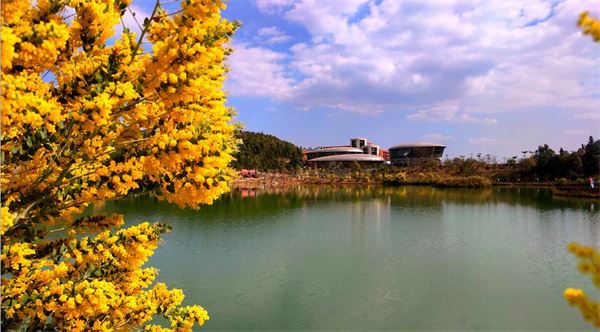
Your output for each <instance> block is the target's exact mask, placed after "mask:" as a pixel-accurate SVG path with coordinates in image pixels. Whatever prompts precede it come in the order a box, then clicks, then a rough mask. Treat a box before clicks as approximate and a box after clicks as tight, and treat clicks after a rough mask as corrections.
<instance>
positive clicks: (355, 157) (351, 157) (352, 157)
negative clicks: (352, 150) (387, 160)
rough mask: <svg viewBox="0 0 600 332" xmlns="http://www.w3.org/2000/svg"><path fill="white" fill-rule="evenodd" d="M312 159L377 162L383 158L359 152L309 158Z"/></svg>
mask: <svg viewBox="0 0 600 332" xmlns="http://www.w3.org/2000/svg"><path fill="white" fill-rule="evenodd" d="M313 161H330V162H337V161H377V162H383V161H384V159H383V157H380V156H374V155H372V154H364V153H360V154H338V155H335V156H326V157H319V158H313V159H311V160H309V162H313Z"/></svg>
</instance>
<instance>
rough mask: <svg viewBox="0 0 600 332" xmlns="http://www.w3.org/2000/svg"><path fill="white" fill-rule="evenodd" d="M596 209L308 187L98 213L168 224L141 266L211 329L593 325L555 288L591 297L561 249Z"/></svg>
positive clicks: (475, 194)
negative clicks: (196, 308)
mask: <svg viewBox="0 0 600 332" xmlns="http://www.w3.org/2000/svg"><path fill="white" fill-rule="evenodd" d="M599 205H600V204H599V203H598V201H595V202H594V201H581V200H573V199H560V200H559V199H553V198H552V197H550V196H549V194H548V193H547V192H546V191H544V190H538V189H528V190H524V189H520V190H518V189H498V188H492V189H481V190H470V189H436V188H429V187H395V188H389V187H374V188H368V187H345V188H333V187H312V188H303V189H296V190H290V191H282V192H261V191H259V192H254V191H251V192H247V191H244V192H239V191H238V192H234V193H232V194H231V195H229V196H226V197H223V198H222V199H221V200H219V201H217V202H216V203H215V204H214V205H213V206H209V207H204V208H203V209H201V210H200V211H193V210H189V209H179V208H177V207H176V206H174V205H170V204H167V203H164V202H157V201H155V200H153V199H150V198H135V199H128V200H122V201H118V202H114V203H110V204H107V205H105V206H103V207H97V208H96V210H97V211H95V212H99V211H105V212H109V213H110V212H120V213H123V214H124V215H125V217H126V220H127V222H128V224H135V223H138V222H141V221H145V220H149V221H164V222H168V223H170V224H171V225H172V226H173V232H172V233H169V234H167V235H166V236H165V237H164V243H163V244H162V246H161V247H160V248H159V249H158V250H157V251H156V253H155V255H154V256H153V257H152V259H151V260H150V262H149V265H150V266H155V267H158V268H159V269H160V270H161V272H160V274H159V277H158V280H160V281H164V282H167V283H168V284H169V286H171V287H174V288H182V289H183V290H184V291H185V293H186V295H187V297H186V303H190V304H191V303H198V304H201V305H202V306H204V307H205V308H206V309H207V310H208V311H209V313H210V316H211V319H210V321H208V322H207V323H206V325H205V326H204V328H203V329H206V330H211V329H214V330H390V329H391V330H439V329H444V330H467V329H468V330H490V329H493V330H593V329H592V328H591V325H587V324H586V323H584V322H583V320H582V319H581V317H580V315H579V312H578V311H577V310H576V309H575V308H573V307H570V306H568V305H567V304H566V302H565V301H564V299H563V298H562V291H563V290H564V289H565V288H567V287H570V286H576V287H581V288H583V289H584V290H586V291H588V292H591V294H599V293H598V290H595V289H594V288H593V284H592V282H591V280H590V278H589V277H586V276H583V275H580V274H579V273H578V272H577V271H576V260H575V259H574V257H572V256H571V255H570V254H569V253H567V251H566V250H565V246H566V245H567V243H569V242H570V241H573V240H576V241H580V242H582V243H585V244H596V245H598V244H600V235H599V234H600V213H598V210H599V209H600V206H599Z"/></svg>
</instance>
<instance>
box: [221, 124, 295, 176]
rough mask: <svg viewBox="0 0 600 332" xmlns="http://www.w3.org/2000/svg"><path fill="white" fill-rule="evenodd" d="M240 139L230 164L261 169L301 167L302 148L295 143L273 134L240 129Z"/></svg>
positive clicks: (276, 169)
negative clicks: (233, 159)
mask: <svg viewBox="0 0 600 332" xmlns="http://www.w3.org/2000/svg"><path fill="white" fill-rule="evenodd" d="M237 137H238V138H239V139H240V140H241V141H242V143H241V144H240V146H239V150H238V152H237V153H236V154H234V157H235V158H236V160H235V161H234V162H233V163H232V166H233V167H234V168H237V169H242V168H248V169H258V170H261V171H284V170H287V171H293V170H295V169H297V168H300V167H302V150H301V149H300V148H299V147H297V146H296V145H294V144H292V143H290V142H286V141H283V140H281V139H279V138H277V137H275V136H273V135H267V134H263V133H255V132H250V131H240V132H238V133H237Z"/></svg>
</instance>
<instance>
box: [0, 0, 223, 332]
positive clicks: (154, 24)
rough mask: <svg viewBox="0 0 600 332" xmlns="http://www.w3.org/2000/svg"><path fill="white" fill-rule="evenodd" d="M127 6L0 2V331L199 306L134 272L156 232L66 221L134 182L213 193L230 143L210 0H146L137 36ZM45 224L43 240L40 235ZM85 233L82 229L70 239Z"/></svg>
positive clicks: (202, 200) (180, 321)
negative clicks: (169, 1)
mask: <svg viewBox="0 0 600 332" xmlns="http://www.w3.org/2000/svg"><path fill="white" fill-rule="evenodd" d="M128 6H129V0H37V1H27V0H13V1H3V2H2V136H1V152H2V168H1V171H2V177H1V181H2V183H1V184H2V196H1V201H2V230H1V232H2V330H13V329H14V330H35V331H38V330H79V331H84V330H85V331H91V330H100V329H119V330H122V329H133V328H138V327H145V328H148V329H156V330H158V329H160V327H159V326H155V325H145V324H147V323H148V322H149V321H150V320H151V319H152V318H153V316H154V315H156V314H160V315H163V316H165V317H166V318H168V319H169V320H170V321H171V327H172V328H173V329H176V330H190V329H191V328H192V325H193V324H194V321H197V322H198V323H199V324H202V323H203V322H204V320H206V319H208V316H207V313H206V311H205V310H204V309H202V308H201V307H199V306H187V307H184V306H181V303H182V300H183V294H182V292H181V291H180V290H170V289H168V288H167V287H166V286H165V285H164V284H162V283H157V284H154V285H153V280H154V277H155V276H156V274H157V270H155V269H153V268H142V265H143V264H144V263H145V262H146V261H147V259H148V257H149V256H150V255H152V253H153V250H154V248H155V247H156V246H157V243H158V240H159V235H160V232H161V231H163V230H164V228H165V227H164V226H161V225H157V224H154V225H151V224H148V223H144V224H141V225H138V226H134V227H130V228H127V229H118V230H115V231H113V232H111V231H110V230H109V228H110V227H118V226H120V225H121V224H122V223H123V218H122V217H121V216H88V217H80V218H76V217H75V216H77V215H78V214H79V213H81V212H82V211H83V209H84V208H85V207H86V206H88V205H89V204H92V203H93V202H98V201H103V200H109V199H116V198H119V197H123V196H125V195H127V194H130V193H139V192H146V193H149V194H150V195H153V196H156V197H158V198H160V199H166V200H168V201H170V202H174V203H177V204H179V205H181V206H188V207H192V208H197V207H199V206H200V205H201V204H209V203H211V202H212V201H213V200H214V199H216V198H217V197H219V196H220V195H221V194H223V193H225V192H227V191H228V190H229V189H228V181H229V180H230V176H231V174H232V172H231V170H230V169H229V168H228V167H227V165H228V163H229V162H230V161H231V160H232V156H231V154H232V152H233V149H234V147H235V137H234V129H235V128H234V125H232V124H231V123H230V121H231V116H232V112H231V111H230V110H229V109H228V108H226V107H225V94H224V92H223V91H222V85H223V80H224V75H225V72H226V68H225V66H224V65H223V60H224V58H225V57H226V55H227V54H228V52H229V50H228V48H227V47H226V45H227V43H228V41H229V38H230V36H231V35H232V33H233V31H234V30H235V25H234V24H232V23H231V22H228V21H226V20H224V19H222V18H221V16H220V11H221V9H223V8H224V5H223V3H222V2H221V1H220V0H186V1H181V8H180V9H179V10H177V11H175V12H174V13H167V12H166V11H165V10H163V9H162V7H161V5H160V3H159V2H158V1H157V2H156V5H155V7H154V10H153V12H152V15H151V17H150V19H147V20H145V21H144V22H143V31H142V33H141V34H140V35H139V36H137V35H136V34H134V33H132V32H130V31H129V30H128V29H127V28H125V27H124V28H123V33H122V34H121V35H120V36H117V37H116V38H115V39H114V43H109V38H110V37H111V36H113V34H114V26H115V25H116V24H118V23H119V22H123V18H122V17H123V15H124V13H125V11H127V10H128ZM50 230H52V231H53V236H52V237H48V234H49V232H50ZM86 230H88V231H89V230H93V231H95V232H96V233H97V234H96V235H90V236H87V234H85V235H86V236H83V235H79V236H77V237H76V236H75V235H76V234H78V233H81V232H86Z"/></svg>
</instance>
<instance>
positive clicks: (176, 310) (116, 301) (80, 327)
mask: <svg viewBox="0 0 600 332" xmlns="http://www.w3.org/2000/svg"><path fill="white" fill-rule="evenodd" d="M158 232H159V228H158V226H153V225H150V224H148V223H143V224H141V225H138V226H135V227H131V228H128V229H122V230H119V231H117V232H116V233H114V234H112V235H111V234H110V233H109V232H108V231H105V232H103V233H101V234H99V235H97V236H96V237H94V238H92V239H89V238H87V237H83V238H82V239H80V240H76V239H69V240H60V241H50V242H49V243H42V244H38V245H33V244H29V243H19V244H15V245H4V246H3V247H2V263H3V265H2V273H3V275H4V274H7V273H8V274H10V275H11V276H12V277H11V278H3V279H2V294H3V301H2V311H3V313H5V314H6V317H7V322H3V327H4V328H8V329H11V328H17V327H18V324H17V323H18V322H22V321H28V326H29V328H30V329H34V330H41V329H46V328H47V327H48V326H47V323H48V319H49V318H51V320H52V326H54V327H56V328H58V329H60V330H73V331H91V330H94V331H96V330H100V331H104V330H113V329H125V328H133V327H139V326H141V325H142V324H143V323H144V322H147V321H149V320H151V319H152V317H153V316H154V315H155V314H157V313H158V314H163V315H164V316H165V317H166V318H168V319H169V320H170V321H171V324H172V327H173V328H175V329H177V330H191V328H192V327H193V324H194V322H198V323H199V324H200V325H202V324H203V323H204V321H205V320H207V319H208V314H207V312H206V311H205V310H204V309H202V308H201V307H199V306H191V307H180V304H181V302H182V301H183V297H184V296H183V293H182V292H181V291H180V290H169V289H168V288H167V287H166V285H164V284H161V283H158V284H156V285H155V286H154V287H152V288H151V289H148V290H146V288H148V287H149V286H150V285H151V284H152V282H153V280H154V277H155V276H156V274H157V271H156V270H155V269H153V268H146V269H141V266H142V265H143V264H144V263H145V262H146V261H147V260H148V258H149V257H150V256H151V255H152V253H153V252H154V249H155V248H156V245H157V241H158V238H159V236H158ZM49 250H53V251H58V255H57V256H56V257H54V258H53V259H50V258H38V256H40V255H43V254H44V253H45V252H47V251H49ZM117 272H118V273H117ZM13 324H14V325H13Z"/></svg>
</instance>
